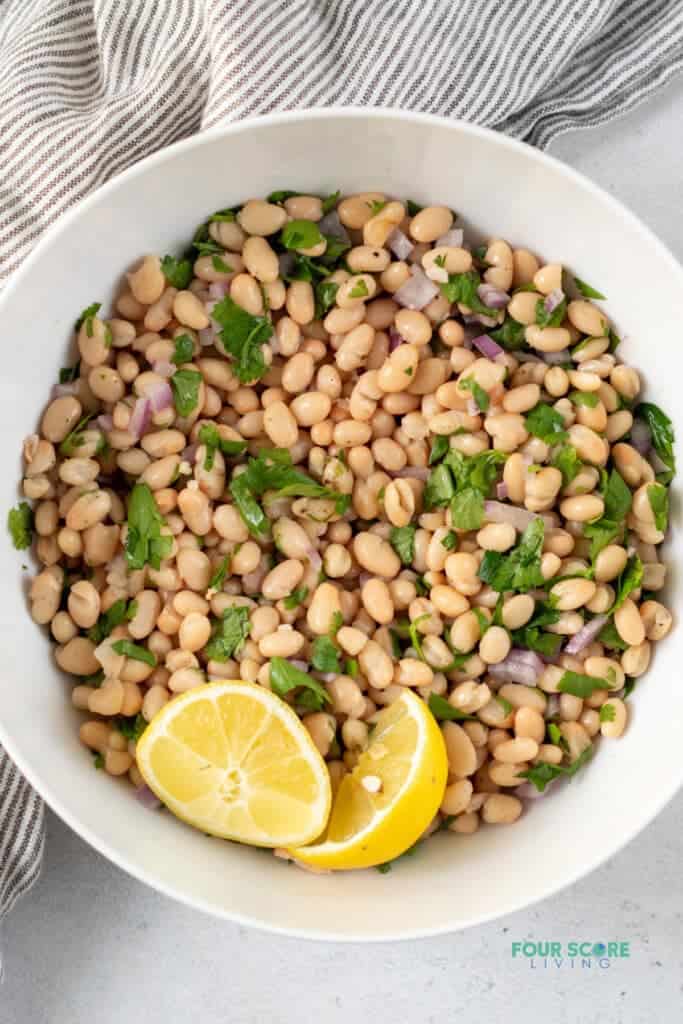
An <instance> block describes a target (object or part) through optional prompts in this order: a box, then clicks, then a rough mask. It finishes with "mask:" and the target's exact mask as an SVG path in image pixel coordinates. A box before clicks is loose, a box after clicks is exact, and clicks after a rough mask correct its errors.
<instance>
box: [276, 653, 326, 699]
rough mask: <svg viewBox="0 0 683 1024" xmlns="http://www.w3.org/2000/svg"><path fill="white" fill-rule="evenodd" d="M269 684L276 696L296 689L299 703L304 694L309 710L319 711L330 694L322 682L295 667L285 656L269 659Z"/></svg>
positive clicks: (284, 694) (282, 695) (281, 695)
mask: <svg viewBox="0 0 683 1024" xmlns="http://www.w3.org/2000/svg"><path fill="white" fill-rule="evenodd" d="M270 686H271V689H272V690H273V693H276V694H277V695H278V697H285V696H286V695H287V694H288V693H289V692H290V690H298V694H297V698H295V699H296V700H297V703H301V699H300V698H301V696H303V695H306V697H307V700H306V702H305V703H306V704H307V706H308V707H309V708H310V709H311V710H315V711H319V710H320V708H322V707H323V706H324V705H325V704H329V703H330V695H329V694H328V692H327V690H326V689H325V687H324V686H323V685H322V683H319V682H318V680H317V679H314V678H313V677H312V676H309V675H307V673H306V672H302V671H301V669H298V668H296V667H295V666H294V665H292V664H291V662H289V661H287V659H286V658H271V659H270Z"/></svg>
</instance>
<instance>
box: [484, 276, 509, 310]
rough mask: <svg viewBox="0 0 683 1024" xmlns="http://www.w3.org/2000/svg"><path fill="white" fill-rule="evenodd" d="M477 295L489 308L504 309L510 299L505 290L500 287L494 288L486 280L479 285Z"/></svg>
mask: <svg viewBox="0 0 683 1024" xmlns="http://www.w3.org/2000/svg"><path fill="white" fill-rule="evenodd" d="M477 295H478V296H479V298H480V299H481V301H482V302H483V303H484V305H485V306H488V308H489V309H505V307H506V306H507V304H508V302H509V301H510V296H509V295H508V293H507V292H504V291H503V290H502V289H501V288H496V287H495V285H492V284H488V282H487V281H484V282H482V284H480V285H479V287H478V288H477Z"/></svg>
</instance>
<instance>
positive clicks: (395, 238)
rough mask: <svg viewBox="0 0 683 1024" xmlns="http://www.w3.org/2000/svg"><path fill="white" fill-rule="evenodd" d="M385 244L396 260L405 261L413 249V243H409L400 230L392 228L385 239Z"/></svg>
mask: <svg viewBox="0 0 683 1024" xmlns="http://www.w3.org/2000/svg"><path fill="white" fill-rule="evenodd" d="M386 244H387V246H388V247H389V248H390V249H391V251H392V252H393V254H394V256H395V257H396V259H398V260H407V259H408V257H409V256H410V254H411V252H412V251H413V249H414V248H415V243H414V242H411V240H410V239H409V238H408V236H407V235H404V234H403V232H402V231H401V229H400V228H394V230H393V231H392V232H391V234H390V235H389V237H388V238H387V241H386Z"/></svg>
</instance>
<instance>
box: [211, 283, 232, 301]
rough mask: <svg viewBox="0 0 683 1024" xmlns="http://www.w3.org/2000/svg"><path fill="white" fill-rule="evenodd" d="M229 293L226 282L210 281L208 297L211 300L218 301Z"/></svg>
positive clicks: (228, 286)
mask: <svg viewBox="0 0 683 1024" xmlns="http://www.w3.org/2000/svg"><path fill="white" fill-rule="evenodd" d="M229 291H230V285H229V283H228V282H227V281H212V282H211V284H210V285H209V295H210V296H211V298H212V299H217V300H218V301H220V300H221V299H224V298H225V296H226V295H227V294H228V292H229Z"/></svg>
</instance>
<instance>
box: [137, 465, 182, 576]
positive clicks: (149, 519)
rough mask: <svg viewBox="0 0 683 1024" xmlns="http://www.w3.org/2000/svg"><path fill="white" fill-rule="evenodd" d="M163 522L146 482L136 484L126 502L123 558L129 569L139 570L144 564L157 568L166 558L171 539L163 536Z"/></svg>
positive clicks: (170, 546) (171, 542)
mask: <svg viewBox="0 0 683 1024" xmlns="http://www.w3.org/2000/svg"><path fill="white" fill-rule="evenodd" d="M164 525H165V521H164V519H163V518H162V516H161V513H160V512H159V509H158V508H157V503H156V501H155V500H154V495H153V494H152V492H151V490H150V489H149V487H148V485H147V484H143V483H139V484H136V485H135V487H134V488H133V490H132V491H131V494H130V500H129V503H128V537H127V539H126V561H127V563H128V568H129V569H142V568H143V566H145V565H151V566H152V568H153V569H158V568H159V567H160V565H161V562H162V560H163V559H164V558H168V556H169V555H170V553H171V549H172V547H173V538H172V537H166V536H163V535H162V533H161V527H162V526H164Z"/></svg>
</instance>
